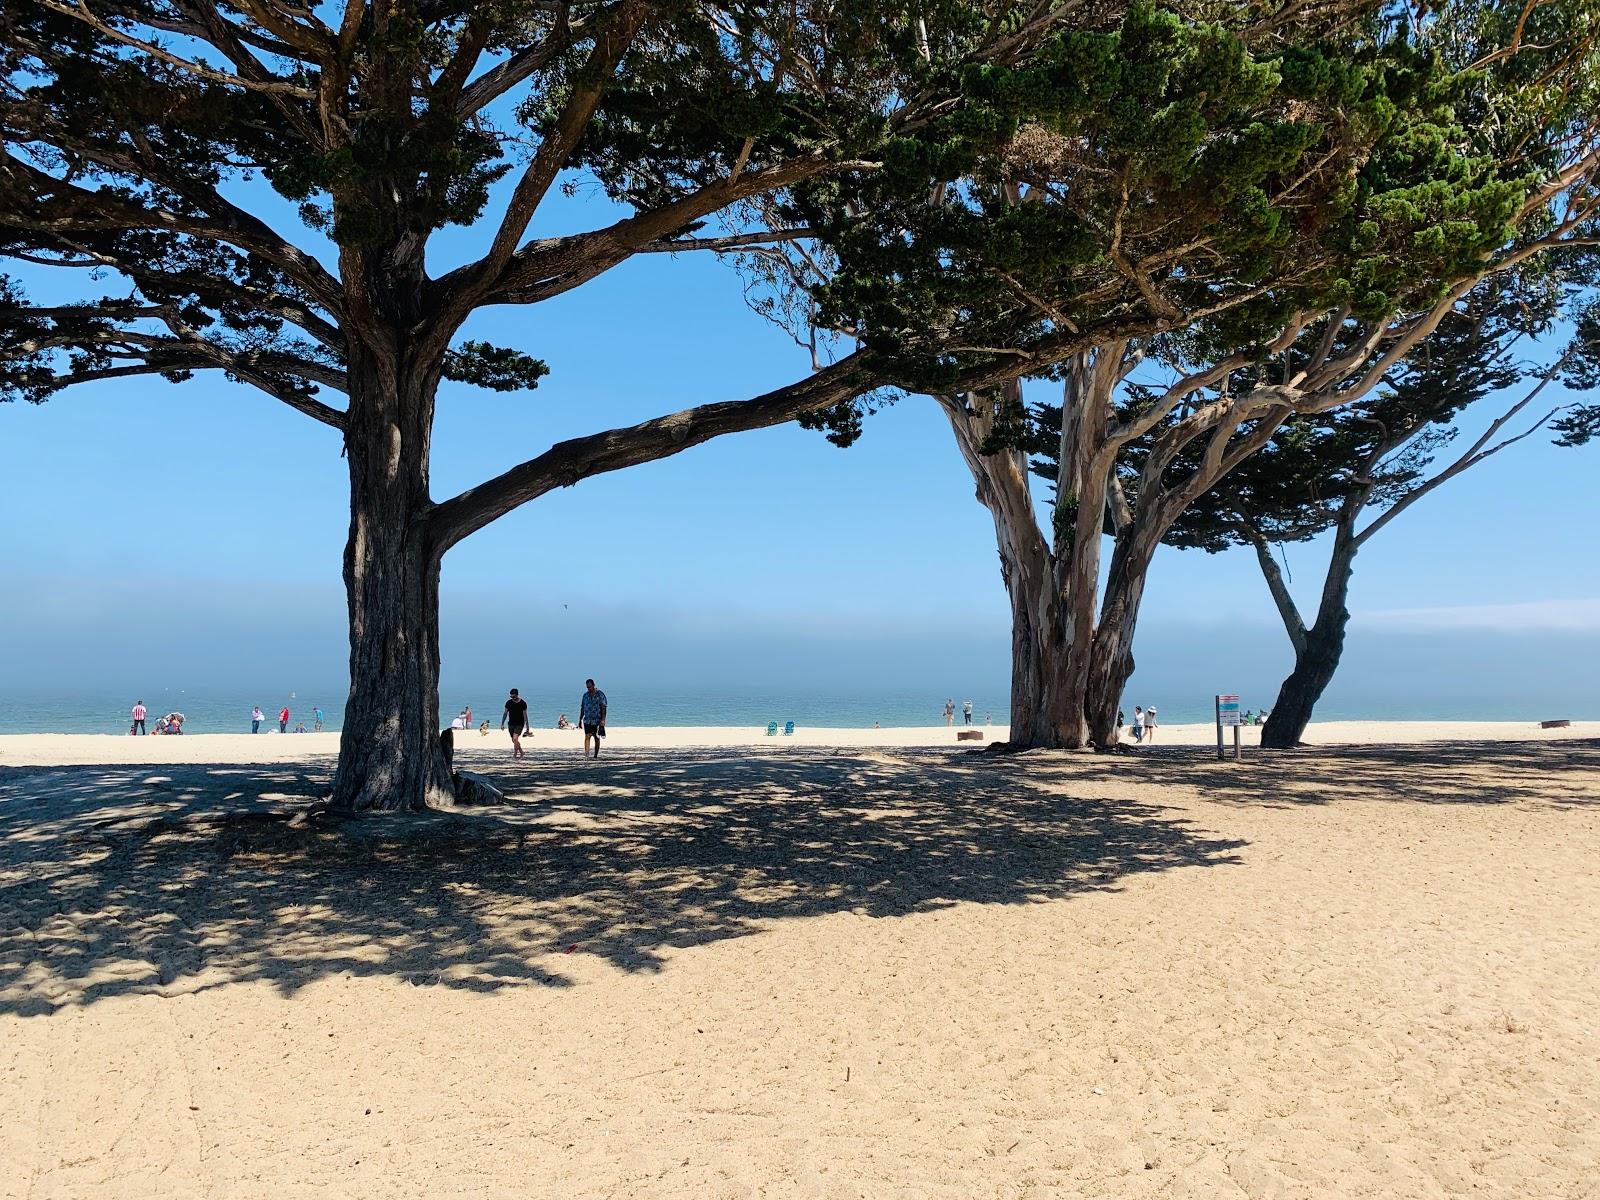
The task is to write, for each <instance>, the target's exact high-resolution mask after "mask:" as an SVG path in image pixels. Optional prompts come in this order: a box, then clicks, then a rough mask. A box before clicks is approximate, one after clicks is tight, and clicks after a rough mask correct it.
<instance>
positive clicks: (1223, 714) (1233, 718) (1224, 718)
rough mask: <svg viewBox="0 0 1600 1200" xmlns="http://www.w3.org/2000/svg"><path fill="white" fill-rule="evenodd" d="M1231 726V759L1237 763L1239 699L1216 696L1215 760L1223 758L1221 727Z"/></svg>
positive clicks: (1229, 696)
mask: <svg viewBox="0 0 1600 1200" xmlns="http://www.w3.org/2000/svg"><path fill="white" fill-rule="evenodd" d="M1224 725H1231V726H1233V759H1234V761H1235V762H1238V761H1239V697H1238V696H1231V695H1222V694H1220V693H1219V694H1218V695H1217V758H1218V759H1221V758H1223V757H1224V754H1223V748H1222V727H1223V726H1224Z"/></svg>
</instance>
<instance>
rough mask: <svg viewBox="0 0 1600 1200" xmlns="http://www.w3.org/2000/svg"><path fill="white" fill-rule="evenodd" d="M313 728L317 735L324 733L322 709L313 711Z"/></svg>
mask: <svg viewBox="0 0 1600 1200" xmlns="http://www.w3.org/2000/svg"><path fill="white" fill-rule="evenodd" d="M311 728H312V730H313V731H314V732H316V733H321V732H322V709H321V708H320V707H319V708H313V709H312V710H311Z"/></svg>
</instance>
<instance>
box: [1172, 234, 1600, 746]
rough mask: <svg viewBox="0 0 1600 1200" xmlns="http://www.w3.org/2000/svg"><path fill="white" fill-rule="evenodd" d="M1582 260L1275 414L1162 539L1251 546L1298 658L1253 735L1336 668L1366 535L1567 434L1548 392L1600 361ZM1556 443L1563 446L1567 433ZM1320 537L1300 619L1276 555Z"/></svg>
mask: <svg viewBox="0 0 1600 1200" xmlns="http://www.w3.org/2000/svg"><path fill="white" fill-rule="evenodd" d="M1585 257H1586V256H1578V261H1576V262H1568V263H1564V264H1558V269H1556V270H1543V271H1538V272H1535V273H1533V274H1532V275H1531V276H1528V277H1520V276H1513V277H1510V278H1505V279H1493V280H1490V281H1488V282H1487V283H1485V284H1484V285H1483V286H1481V287H1479V288H1478V289H1476V290H1475V291H1474V293H1473V294H1472V295H1471V296H1469V297H1468V298H1467V300H1466V302H1465V303H1463V304H1462V305H1461V306H1460V308H1459V309H1458V310H1456V311H1453V312H1452V313H1451V314H1450V316H1449V317H1448V318H1447V319H1446V320H1445V321H1444V322H1442V323H1441V325H1440V327H1439V329H1438V330H1436V331H1435V332H1434V334H1433V336H1432V337H1430V338H1429V339H1428V341H1427V342H1426V343H1424V344H1423V345H1421V346H1419V347H1418V348H1417V349H1416V350H1415V351H1413V352H1412V353H1411V354H1409V355H1407V356H1406V357H1405V358H1404V359H1403V360H1401V361H1400V362H1398V363H1396V364H1395V366H1394V367H1393V369H1391V370H1390V371H1389V372H1388V373H1387V374H1386V375H1385V376H1384V378H1383V380H1382V382H1381V384H1380V385H1379V386H1378V388H1377V389H1375V391H1374V393H1373V394H1372V395H1370V396H1369V397H1367V398H1364V399H1360V400H1356V401H1353V402H1351V403H1348V404H1345V405H1343V406H1341V407H1340V408H1338V409H1335V410H1334V411H1332V412H1330V413H1327V414H1325V415H1321V416H1313V417H1299V418H1294V419H1291V420H1290V421H1288V422H1285V424H1284V425H1283V426H1281V427H1280V428H1279V429H1278V430H1277V431H1276V432H1275V433H1274V435H1273V438H1272V441H1271V442H1269V443H1268V444H1267V445H1266V446H1265V447H1264V448H1263V449H1262V450H1261V451H1260V452H1259V453H1257V454H1255V455H1253V456H1252V457H1251V458H1250V459H1249V460H1248V461H1246V462H1244V463H1242V464H1241V465H1240V466H1239V468H1238V469H1237V470H1235V471H1233V472H1232V473H1231V474H1229V475H1228V476H1227V477H1226V478H1224V479H1222V480H1220V481H1219V482H1218V483H1217V484H1216V485H1215V486H1213V487H1212V488H1211V489H1210V490H1209V491H1208V492H1206V493H1205V494H1204V495H1203V496H1201V497H1199V498H1198V499H1197V500H1196V501H1195V502H1194V503H1193V504H1191V505H1190V506H1189V507H1188V508H1187V509H1186V510H1185V511H1184V512H1183V514H1182V515H1181V516H1180V517H1179V518H1178V520H1177V521H1176V522H1175V523H1174V525H1173V527H1172V529H1171V530H1170V531H1169V532H1168V534H1167V536H1166V541H1167V543H1168V544H1169V545H1174V546H1179V547H1198V548H1201V549H1204V550H1207V551H1211V552H1215V551H1219V550H1222V549H1225V548H1226V547H1228V546H1231V545H1246V546H1250V547H1252V548H1253V549H1254V550H1255V552H1256V558H1257V561H1258V563H1259V565H1260V567H1261V572H1262V576H1263V578H1264V579H1265V581H1266V584H1267V588H1268V591H1269V592H1270V593H1271V596H1272V599H1273V603H1274V605H1275V607H1276V608H1277V611H1278V614H1279V616H1280V617H1281V619H1282V621H1283V624H1284V630H1285V632H1286V633H1287V635H1288V637H1289V642H1290V644H1291V645H1292V646H1293V648H1294V666H1293V668H1292V670H1291V671H1290V672H1289V674H1288V676H1287V677H1286V678H1285V679H1284V680H1283V683H1282V686H1281V687H1280V688H1279V690H1278V695H1277V698H1276V700H1275V702H1274V703H1273V705H1272V708H1271V711H1270V713H1269V716H1268V719H1267V723H1266V726H1265V727H1264V728H1263V729H1262V731H1261V744H1262V745H1263V746H1266V747H1269V748H1274V749H1284V748H1288V747H1292V746H1295V745H1298V744H1299V742H1300V738H1301V737H1302V736H1303V735H1304V733H1305V729H1306V726H1307V725H1308V724H1309V723H1310V721H1311V715H1312V712H1313V710H1314V709H1315V707H1316V704H1317V701H1318V700H1319V699H1320V698H1321V696H1322V693H1323V691H1324V690H1325V689H1326V688H1327V686H1328V684H1329V683H1330V682H1331V680H1332V679H1333V676H1334V673H1335V672H1336V671H1337V670H1338V667H1339V661H1340V657H1341V655H1342V654H1343V651H1344V643H1345V634H1346V628H1347V626H1348V625H1349V622H1350V610H1349V607H1348V600H1349V594H1350V584H1351V578H1352V576H1353V575H1354V573H1355V567H1356V556H1357V555H1358V554H1359V553H1360V552H1361V550H1362V549H1363V548H1364V547H1365V546H1366V545H1367V543H1368V542H1369V541H1370V540H1371V539H1372V538H1373V537H1374V536H1376V535H1377V534H1378V533H1379V532H1380V531H1382V530H1383V529H1386V528H1388V527H1389V525H1390V523H1391V522H1392V521H1394V520H1395V518H1397V517H1398V516H1400V514H1402V513H1403V512H1405V511H1406V510H1407V509H1409V508H1410V507H1411V506H1412V505H1413V504H1415V503H1417V502H1418V501H1420V500H1421V499H1422V498H1423V497H1425V496H1428V495H1430V494H1431V493H1433V492H1434V491H1435V490H1437V489H1438V488H1441V487H1443V486H1444V485H1445V484H1447V483H1449V482H1450V481H1451V480H1452V479H1455V478H1457V477H1458V476H1460V475H1461V474H1463V473H1464V472H1466V471H1468V470H1471V469H1472V468H1473V467H1476V466H1478V465H1479V464H1480V463H1483V462H1486V461H1487V460H1489V459H1490V458H1492V457H1493V456H1494V455H1496V454H1498V453H1500V452H1501V451H1502V450H1505V449H1507V448H1509V447H1511V446H1514V445H1516V444H1517V443H1518V442H1521V441H1523V440H1524V439H1526V438H1528V437H1531V436H1533V435H1534V434H1535V433H1537V432H1538V431H1539V430H1540V429H1542V428H1544V427H1545V426H1547V425H1549V424H1550V423H1551V422H1553V421H1557V420H1558V419H1559V420H1560V421H1561V423H1562V428H1563V429H1564V430H1570V429H1571V426H1572V423H1573V421H1574V420H1575V419H1579V418H1581V415H1582V411H1583V410H1582V409H1581V408H1577V409H1573V410H1570V411H1566V413H1565V415H1564V416H1563V410H1564V409H1565V408H1566V406H1564V405H1563V404H1562V403H1561V401H1560V400H1559V399H1557V400H1552V399H1551V398H1550V397H1551V396H1552V394H1553V390H1552V388H1551V385H1552V384H1557V383H1569V384H1574V385H1578V386H1583V385H1584V383H1585V381H1586V380H1587V379H1589V378H1592V377H1593V375H1594V373H1595V371H1596V368H1597V365H1600V326H1597V324H1596V318H1597V317H1600V304H1597V302H1596V301H1595V300H1594V299H1593V298H1592V291H1591V286H1590V285H1592V282H1593V280H1592V271H1591V270H1590V269H1589V264H1588V263H1587V262H1586V261H1584V258H1585ZM1563 268H1564V269H1563ZM1562 315H1565V316H1569V317H1572V318H1573V320H1572V321H1571V324H1572V327H1573V329H1574V333H1573V335H1572V336H1571V337H1570V339H1569V340H1568V341H1567V342H1566V344H1565V346H1564V347H1563V348H1562V349H1561V350H1560V352H1559V353H1557V354H1556V355H1555V356H1554V360H1553V361H1548V362H1544V363H1539V362H1538V361H1537V360H1536V359H1535V360H1531V361H1530V359H1529V358H1528V354H1529V353H1530V351H1532V350H1533V349H1534V345H1532V344H1530V343H1532V342H1533V341H1534V339H1537V338H1538V337H1539V336H1540V335H1544V334H1548V333H1550V332H1552V331H1553V327H1554V326H1555V324H1556V318H1557V317H1558V316H1562ZM1495 398H1498V399H1499V401H1500V403H1501V404H1502V405H1503V408H1502V409H1501V410H1500V411H1499V412H1498V413H1497V414H1496V415H1495V416H1494V417H1493V419H1491V420H1489V421H1488V422H1487V423H1486V425H1485V426H1484V428H1483V430H1482V432H1481V433H1480V434H1479V435H1478V436H1477V437H1475V438H1474V439H1472V441H1471V442H1470V443H1468V444H1467V445H1466V446H1465V447H1464V448H1461V449H1460V450H1459V451H1455V450H1454V447H1453V443H1454V441H1455V440H1456V437H1457V430H1456V427H1455V425H1456V422H1457V421H1458V420H1459V419H1460V418H1461V416H1462V415H1463V413H1464V412H1465V411H1466V410H1468V409H1473V410H1477V409H1481V408H1482V407H1484V406H1485V405H1486V404H1488V403H1490V402H1491V400H1492V399H1495ZM1560 440H1564V441H1567V442H1568V443H1569V444H1570V443H1571V441H1572V440H1573V437H1572V433H1571V432H1567V433H1565V435H1564V436H1563V437H1562V438H1561V439H1560ZM1447 451H1451V453H1449V454H1448V455H1446V452H1447ZM1441 456H1446V457H1445V461H1442V462H1441V461H1440V458H1441ZM1322 535H1326V536H1327V537H1328V540H1329V546H1328V550H1329V554H1328V565H1327V568H1326V570H1325V571H1324V573H1323V577H1322V583H1321V586H1320V587H1319V588H1318V590H1317V603H1316V610H1315V612H1314V613H1312V614H1311V617H1310V620H1309V621H1308V620H1307V619H1306V617H1305V616H1304V615H1302V613H1301V610H1300V607H1299V606H1298V605H1297V604H1296V603H1295V600H1294V597H1293V595H1292V593H1291V592H1290V590H1289V587H1288V585H1287V583H1286V581H1285V579H1284V573H1283V571H1282V569H1281V567H1280V565H1279V563H1278V560H1277V557H1276V555H1277V553H1278V552H1279V548H1280V547H1282V546H1283V545H1286V544H1289V543H1296V542H1305V541H1309V540H1310V539H1311V538H1313V537H1317V536H1322ZM1485 562H1486V563H1490V562H1492V559H1491V558H1486V559H1485Z"/></svg>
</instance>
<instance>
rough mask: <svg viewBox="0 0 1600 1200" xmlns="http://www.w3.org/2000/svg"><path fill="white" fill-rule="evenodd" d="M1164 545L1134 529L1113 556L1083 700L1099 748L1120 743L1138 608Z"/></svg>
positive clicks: (1121, 539)
mask: <svg viewBox="0 0 1600 1200" xmlns="http://www.w3.org/2000/svg"><path fill="white" fill-rule="evenodd" d="M1159 541H1160V538H1159V536H1158V535H1153V534H1150V533H1147V532H1146V531H1145V529H1143V528H1141V527H1140V526H1139V525H1134V526H1132V527H1131V528H1129V529H1128V530H1126V531H1124V533H1123V534H1122V536H1120V537H1118V538H1117V544H1116V547H1115V548H1114V549H1113V550H1112V552H1111V567H1110V570H1109V571H1108V572H1107V575H1106V590H1105V597H1104V599H1102V601H1101V603H1100V622H1099V627H1098V628H1097V629H1096V630H1095V635H1094V641H1093V643H1092V645H1091V647H1090V651H1089V663H1088V671H1087V676H1086V679H1085V685H1084V696H1083V713H1084V720H1085V723H1086V724H1087V726H1088V733H1089V741H1090V743H1091V744H1093V745H1095V746H1099V747H1102V748H1104V747H1108V746H1113V745H1115V744H1116V743H1117V739H1118V736H1119V733H1120V730H1119V727H1118V723H1117V707H1118V706H1119V705H1120V704H1121V703H1122V691H1123V689H1124V688H1125V687H1126V686H1127V684H1128V677H1129V676H1131V675H1132V674H1133V635H1134V630H1135V628H1136V626H1137V625H1138V622H1139V604H1140V601H1141V600H1143V598H1144V586H1145V582H1146V580H1147V579H1148V578H1149V576H1150V560H1151V558H1152V557H1153V556H1154V554H1155V549H1156V544H1157V542H1159Z"/></svg>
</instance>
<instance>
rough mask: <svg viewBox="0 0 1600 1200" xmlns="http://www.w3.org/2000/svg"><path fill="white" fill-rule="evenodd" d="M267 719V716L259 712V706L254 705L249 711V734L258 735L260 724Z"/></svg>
mask: <svg viewBox="0 0 1600 1200" xmlns="http://www.w3.org/2000/svg"><path fill="white" fill-rule="evenodd" d="M266 719H267V714H266V713H264V712H262V711H261V705H259V704H258V705H256V706H255V707H254V708H252V709H251V710H250V732H251V733H260V732H261V722H263V721H265V720H266Z"/></svg>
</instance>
